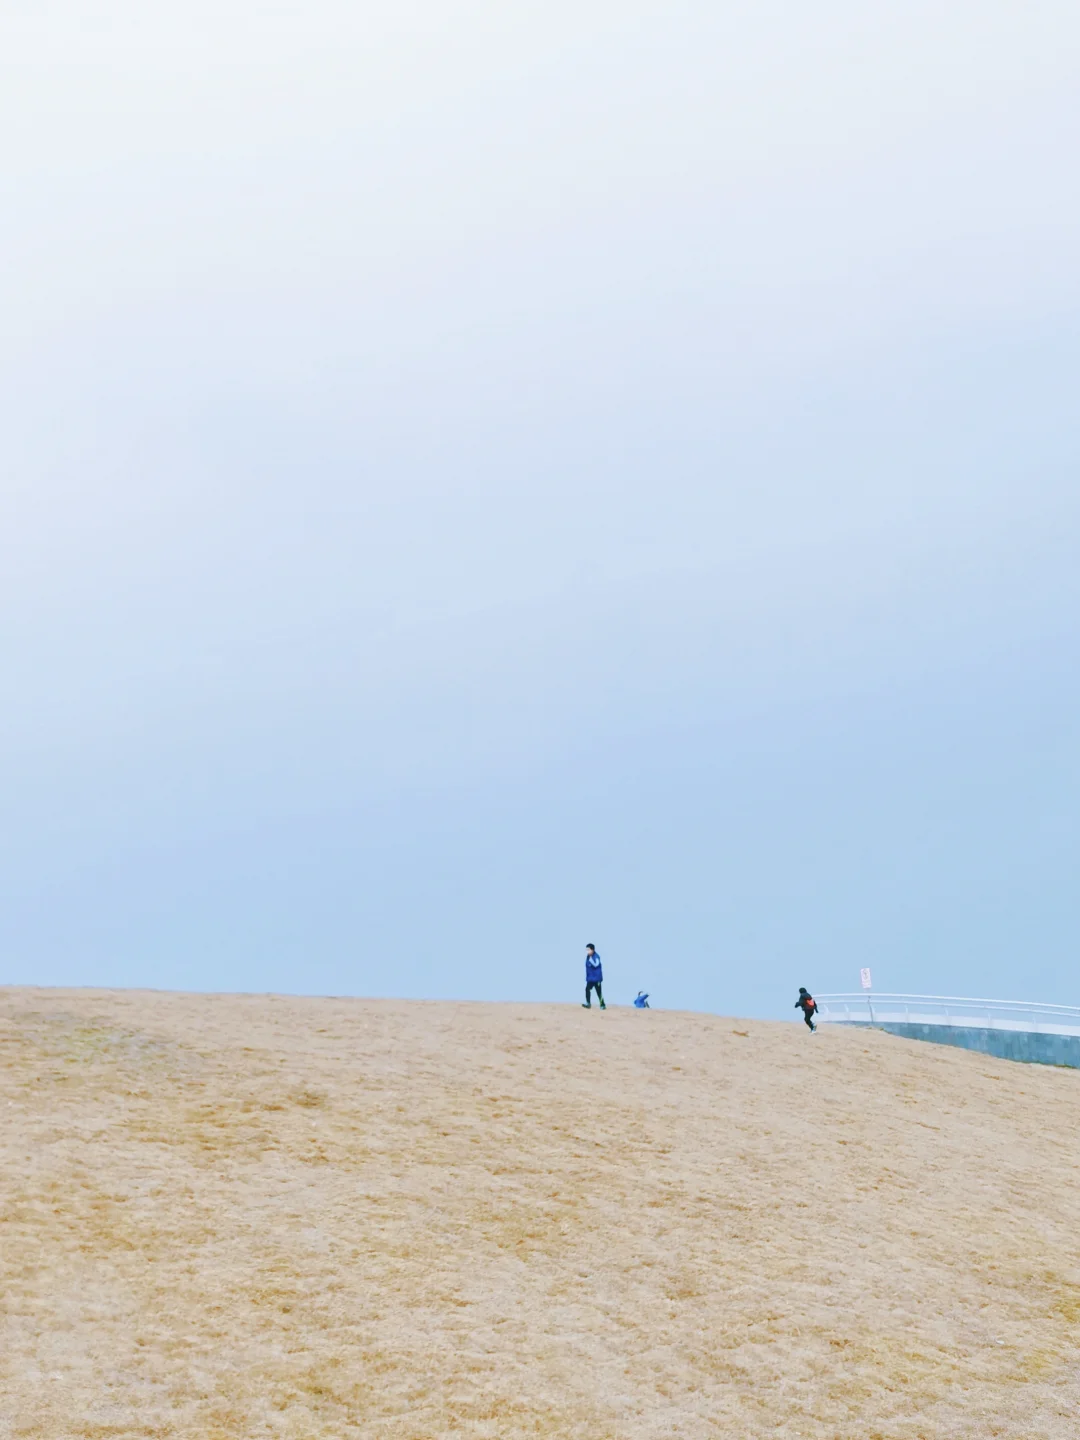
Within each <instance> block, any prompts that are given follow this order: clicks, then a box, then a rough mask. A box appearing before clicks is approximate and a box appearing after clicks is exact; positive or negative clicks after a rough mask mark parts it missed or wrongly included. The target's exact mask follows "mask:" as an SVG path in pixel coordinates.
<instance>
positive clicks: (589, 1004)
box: [581, 1000, 592, 1010]
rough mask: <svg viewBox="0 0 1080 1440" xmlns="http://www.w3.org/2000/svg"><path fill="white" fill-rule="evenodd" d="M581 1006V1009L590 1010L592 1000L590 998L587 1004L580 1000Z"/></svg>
mask: <svg viewBox="0 0 1080 1440" xmlns="http://www.w3.org/2000/svg"><path fill="white" fill-rule="evenodd" d="M581 1008H582V1009H583V1010H591V1009H592V1001H591V1000H590V1001H589V1002H588V1004H586V1003H585V1001H584V1000H583V1001H582V1002H581Z"/></svg>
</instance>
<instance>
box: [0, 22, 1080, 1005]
mask: <svg viewBox="0 0 1080 1440" xmlns="http://www.w3.org/2000/svg"><path fill="white" fill-rule="evenodd" d="M0 17H2V18H0V136H2V137H3V138H2V140H0V146H2V150H3V164H2V166H0V185H2V194H0V205H2V212H3V215H4V225H3V229H2V231H0V314H2V316H3V326H2V339H0V380H2V382H3V391H2V393H3V397H4V413H3V424H2V426H0V477H2V478H0V658H2V663H3V673H4V676H5V680H6V684H5V687H4V689H5V703H4V705H3V707H2V710H0V787H2V795H3V816H4V824H3V829H2V831H0V836H2V840H0V844H2V861H3V863H2V865H0V978H4V979H8V980H10V981H14V982H41V983H50V984H52V983H56V984H90V985H151V986H161V987H182V988H194V989H251V990H287V991H315V992H330V993H337V994H344V993H349V994H369V995H374V994H393V995H415V996H460V997H493V998H500V999H503V998H507V999H509V998H519V999H545V998H565V999H570V1000H576V999H577V998H578V991H579V989H580V984H581V980H582V968H583V967H582V960H581V952H582V949H583V946H584V942H585V941H586V940H591V941H595V943H596V944H597V945H598V946H599V948H600V950H601V952H602V954H603V956H604V961H605V968H606V971H607V982H608V985H607V988H608V990H609V992H610V993H611V995H612V997H613V998H615V999H617V1000H623V999H627V998H629V997H630V996H632V995H633V994H634V993H635V992H636V991H637V990H638V989H639V988H646V989H649V990H651V991H652V992H653V995H654V998H655V1000H656V1002H657V1003H659V1004H661V1005H667V1006H679V1007H688V1008H697V1009H708V1010H723V1011H732V1012H738V1013H745V1014H758V1015H768V1014H784V1013H787V1012H788V1011H789V1008H790V1006H791V1004H792V1002H793V1000H794V992H795V988H796V987H797V986H798V985H799V984H806V985H808V986H810V987H811V988H812V989H817V990H821V991H825V990H836V989H850V988H852V987H853V986H854V985H856V984H857V980H858V970H859V968H860V966H863V965H867V964H869V965H871V966H872V967H873V969H874V976H875V982H876V984H877V986H878V987H879V988H881V989H887V990H914V991H931V992H934V993H954V994H977V995H981V994H989V995H1001V996H1004V997H1006V998H1029V999H1041V1000H1052V1001H1060V1002H1072V1003H1080V983H1078V972H1077V965H1076V955H1077V951H1078V949H1080V899H1078V889H1077V875H1078V869H1080V639H1078V629H1077V614H1078V603H1080V563H1078V562H1080V478H1078V461H1080V424H1078V413H1080V404H1078V397H1080V332H1078V310H1080V304H1078V302H1080V266H1078V264H1077V255H1078V254H1080V187H1078V186H1077V180H1076V170H1077V155H1078V154H1080V13H1078V12H1077V10H1076V7H1075V4H1073V3H1065V0H1060V3H1057V0H1025V3H1024V4H1019V3H1017V0H951V3H949V4H944V5H943V4H942V3H941V0H932V3H931V0H905V3H903V4H899V3H885V0H881V3H867V0H820V3H817V4H815V5H812V6H811V5H806V4H804V3H797V0H740V3H731V0H694V3H680V0H663V3H659V0H656V3H643V0H620V3H618V4H616V3H614V0H575V3H573V4H569V3H566V0H544V3H527V4H526V3H514V0H484V3H479V0H466V3H446V4H436V3H434V0H393V3H390V0H379V3H377V4H373V3H370V0H348V3H346V0H302V3H300V0H296V3H293V4H288V5H286V4H280V3H279V4H274V3H263V4H259V5H254V4H251V3H247V4H240V3H237V0H214V3H213V4H210V3H205V0H185V3H184V4H182V5H181V4H179V3H176V4H173V5H172V6H166V5H147V4H145V3H142V4H138V5H136V4H134V3H132V0H110V3H109V4H107V5H106V4H105V3H85V4H79V3H74V0H38V3H36V4H35V5H33V6H30V5H23V4H19V5H16V4H14V3H12V0H0Z"/></svg>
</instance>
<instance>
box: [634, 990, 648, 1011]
mask: <svg viewBox="0 0 1080 1440" xmlns="http://www.w3.org/2000/svg"><path fill="white" fill-rule="evenodd" d="M634 1007H635V1009H637V1010H648V1009H649V1008H650V1006H649V997H648V995H647V994H646V993H645V991H644V990H639V991H638V992H637V999H636V1000H635V1001H634Z"/></svg>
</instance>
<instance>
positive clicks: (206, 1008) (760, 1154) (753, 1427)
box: [0, 990, 1080, 1440]
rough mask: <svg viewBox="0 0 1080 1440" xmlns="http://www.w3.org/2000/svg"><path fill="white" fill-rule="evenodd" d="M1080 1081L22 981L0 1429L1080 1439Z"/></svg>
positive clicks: (955, 1062) (4, 1181)
mask: <svg viewBox="0 0 1080 1440" xmlns="http://www.w3.org/2000/svg"><path fill="white" fill-rule="evenodd" d="M1078 1117H1080V1073H1077V1072H1070V1071H1061V1070H1052V1069H1044V1068H1039V1067H1026V1066H1017V1065H1011V1064H1009V1063H1008V1062H1006V1061H997V1060H992V1059H989V1058H986V1057H983V1056H979V1055H972V1054H968V1053H966V1052H963V1051H959V1050H950V1049H945V1048H939V1047H935V1046H930V1045H920V1044H918V1043H915V1042H908V1041H903V1040H898V1039H895V1038H893V1037H890V1036H886V1035H884V1034H880V1033H871V1034H855V1033H847V1034H845V1033H839V1032H836V1031H833V1032H829V1031H827V1030H825V1031H823V1032H822V1033H821V1034H819V1035H818V1036H817V1037H811V1036H809V1035H808V1034H807V1033H806V1031H805V1030H804V1029H803V1028H802V1027H801V1026H796V1025H790V1026H785V1025H773V1024H764V1023H758V1022H753V1021H750V1022H745V1021H744V1022H739V1021H732V1020H728V1019H721V1018H717V1017H710V1016H701V1015H683V1014H666V1013H664V1012H661V1011H651V1012H647V1013H640V1012H635V1011H632V1010H608V1012H607V1013H606V1014H601V1013H600V1012H598V1011H596V1010H593V1011H592V1012H591V1013H586V1012H585V1011H583V1010H581V1009H580V1008H578V1007H577V1006H566V1007H561V1006H559V1007H556V1006H552V1007H543V1006H495V1005H491V1006H484V1005H458V1004H420V1003H385V1002H364V1001H356V1000H297V999H285V998H275V997H208V996H174V995H164V994H144V993H134V992H129V993H113V992H61V991H31V990H6V991H0V1120H2V1122H3V1124H2V1129H0V1146H2V1154H0V1285H2V1294H3V1306H2V1310H0V1436H2V1437H5V1440H6V1437H9V1436H10V1437H12V1440H14V1437H23V1436H33V1437H43V1440H75V1437H79V1440H83V1437H85V1440H91V1437H92V1440H105V1437H110V1440H116V1437H137V1436H147V1437H149V1436H174V1435H175V1436H178V1437H197V1440H212V1437H226V1436H227V1437H245V1440H256V1437H263V1436H281V1437H287V1440H323V1437H326V1440H330V1437H333V1440H341V1437H348V1436H353V1435H355V1436H361V1435H362V1436H365V1437H372V1436H373V1437H380V1440H382V1437H386V1440H426V1437H436V1436H438V1437H442V1436H462V1437H491V1440H496V1437H497V1440H518V1437H533V1436H536V1437H549V1436H560V1437H567V1440H569V1437H574V1440H645V1437H648V1440H660V1437H664V1440H667V1437H673V1436H685V1437H694V1440H697V1437H704V1436H713V1435H716V1436H721V1435H722V1436H732V1437H757V1436H780V1437H795V1436H805V1437H812V1440H834V1437H842V1440H849V1437H850V1440H872V1437H888V1440H894V1437H896V1440H900V1437H905V1440H914V1437H927V1440H929V1437H939V1436H942V1437H943V1436H950V1437H951V1436H965V1437H966V1436H971V1437H976V1436H977V1437H980V1440H982V1437H986V1436H991V1435H997V1436H1010V1437H1012V1436H1015V1437H1024V1440H1037V1437H1041V1436H1048V1437H1066V1436H1068V1437H1070V1440H1071V1437H1073V1436H1075V1435H1076V1434H1077V1429H1078V1422H1077V1420H1076V1418H1075V1417H1076V1416H1077V1414H1078V1413H1080V1343H1078V1342H1080V1186H1078V1183H1077V1182H1078V1179H1080V1149H1078V1142H1077V1133H1076V1132H1077V1119H1078Z"/></svg>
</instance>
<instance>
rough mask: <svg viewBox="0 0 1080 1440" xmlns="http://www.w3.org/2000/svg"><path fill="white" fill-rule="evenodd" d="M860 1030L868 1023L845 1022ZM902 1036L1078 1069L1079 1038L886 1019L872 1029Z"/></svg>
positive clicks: (1037, 1063) (1077, 1036) (866, 1028)
mask: <svg viewBox="0 0 1080 1440" xmlns="http://www.w3.org/2000/svg"><path fill="white" fill-rule="evenodd" d="M845 1023H850V1024H854V1025H858V1026H859V1028H861V1029H863V1030H868V1029H870V1028H871V1026H870V1022H869V1021H850V1022H845ZM873 1028H874V1029H876V1030H887V1031H888V1032H889V1034H890V1035H902V1036H903V1037H904V1038H905V1039H906V1040H930V1041H933V1043H934V1044H935V1045H959V1046H960V1047H961V1049H963V1050H980V1051H981V1052H982V1053H983V1054H984V1055H997V1056H999V1057H1000V1058H1001V1059H1002V1060H1026V1061H1028V1062H1030V1063H1032V1064H1035V1065H1068V1066H1070V1067H1071V1068H1072V1069H1080V1035H1042V1034H1040V1033H1039V1032H1038V1031H1034V1030H982V1029H976V1028H975V1027H974V1026H967V1025H920V1024H919V1023H918V1022H917V1021H907V1022H904V1021H898V1022H894V1021H892V1020H887V1021H885V1022H884V1024H881V1025H876V1026H874V1027H873Z"/></svg>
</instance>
